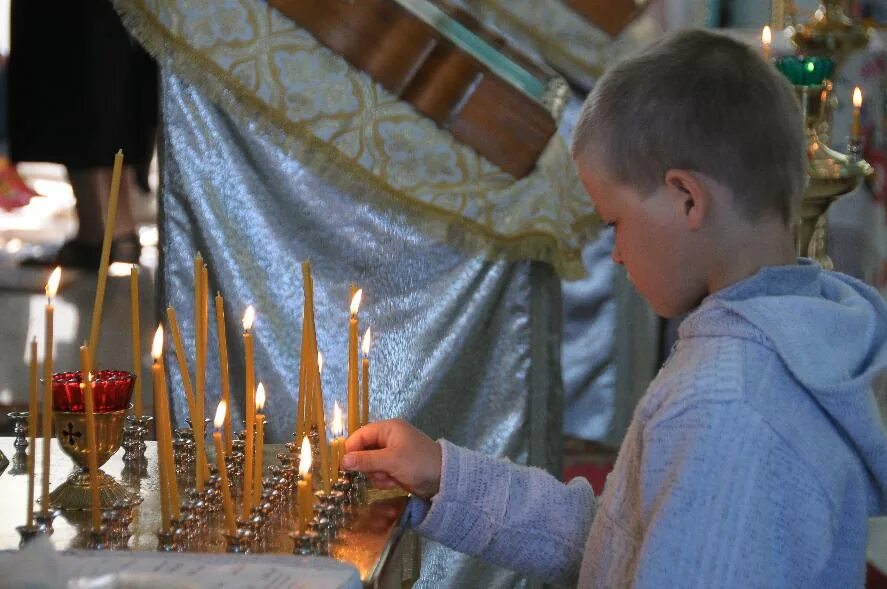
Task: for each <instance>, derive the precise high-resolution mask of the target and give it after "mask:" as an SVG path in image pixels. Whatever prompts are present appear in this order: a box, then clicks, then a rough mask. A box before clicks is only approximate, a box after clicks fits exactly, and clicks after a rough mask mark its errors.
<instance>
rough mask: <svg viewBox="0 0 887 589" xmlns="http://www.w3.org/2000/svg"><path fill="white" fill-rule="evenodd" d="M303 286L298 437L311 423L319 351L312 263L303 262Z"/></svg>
mask: <svg viewBox="0 0 887 589" xmlns="http://www.w3.org/2000/svg"><path fill="white" fill-rule="evenodd" d="M302 285H303V286H302V288H303V291H304V297H305V301H304V303H303V305H302V350H301V354H300V358H299V397H298V401H297V402H296V439H297V440H301V439H302V437H303V436H306V435H308V433H309V430H310V429H311V424H310V423H309V421H308V412H309V407H310V406H311V400H310V391H311V386H310V381H311V366H312V365H313V364H314V358H316V357H317V351H316V350H314V349H313V347H314V342H312V340H311V326H312V325H313V322H314V285H313V283H312V280H311V263H310V262H302Z"/></svg>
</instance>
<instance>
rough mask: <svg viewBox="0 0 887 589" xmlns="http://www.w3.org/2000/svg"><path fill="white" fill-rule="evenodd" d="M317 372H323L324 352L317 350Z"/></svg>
mask: <svg viewBox="0 0 887 589" xmlns="http://www.w3.org/2000/svg"><path fill="white" fill-rule="evenodd" d="M317 374H323V354H321V353H320V352H317Z"/></svg>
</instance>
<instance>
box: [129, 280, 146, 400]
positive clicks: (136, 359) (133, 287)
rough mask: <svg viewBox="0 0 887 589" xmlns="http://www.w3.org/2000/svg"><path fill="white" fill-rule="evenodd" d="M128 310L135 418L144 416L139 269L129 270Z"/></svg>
mask: <svg viewBox="0 0 887 589" xmlns="http://www.w3.org/2000/svg"><path fill="white" fill-rule="evenodd" d="M129 310H130V314H131V315H132V373H133V374H135V376H136V381H135V383H134V385H133V386H134V388H133V391H132V396H133V399H134V400H133V403H134V404H135V414H136V416H142V415H144V414H145V413H144V411H143V407H142V343H141V330H140V329H139V267H138V265H136V264H133V265H132V266H130V268H129Z"/></svg>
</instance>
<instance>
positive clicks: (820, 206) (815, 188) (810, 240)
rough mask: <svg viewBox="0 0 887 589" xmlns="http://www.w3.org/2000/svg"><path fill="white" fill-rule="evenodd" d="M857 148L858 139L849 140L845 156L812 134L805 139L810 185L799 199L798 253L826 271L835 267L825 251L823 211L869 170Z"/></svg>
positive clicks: (868, 172)
mask: <svg viewBox="0 0 887 589" xmlns="http://www.w3.org/2000/svg"><path fill="white" fill-rule="evenodd" d="M858 151H861V149H860V148H859V145H858V142H856V143H854V142H853V141H851V155H846V154H843V153H839V152H837V151H835V150H833V149H830V148H829V147H826V146H825V145H823V144H822V143H820V142H819V140H818V138H817V137H816V135H815V133H814V134H812V137H810V138H809V139H808V149H807V154H808V161H809V173H810V184H809V185H808V186H807V190H806V191H805V192H804V197H803V198H802V199H801V224H800V226H799V227H798V231H797V243H798V253H799V254H801V255H803V256H806V257H809V258H812V259H813V260H816V261H817V262H819V264H820V265H821V266H822V267H823V268H825V269H826V270H833V269H834V267H835V266H834V264H833V263H832V260H831V258H830V257H829V256H828V254H827V253H826V218H825V214H826V212H827V211H828V208H829V207H830V206H831V204H832V203H833V202H835V201H836V200H838V199H839V198H841V197H842V196H844V195H846V194H848V193H850V192H852V191H853V190H855V189H856V187H857V186H859V183H860V182H862V180H863V178H865V177H866V176H868V175H869V174H871V173H872V171H873V170H872V166H871V165H870V164H869V163H868V162H866V161H865V160H862V159H860V158H859V156H858V153H855V152H858Z"/></svg>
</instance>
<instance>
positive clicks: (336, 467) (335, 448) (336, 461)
mask: <svg viewBox="0 0 887 589" xmlns="http://www.w3.org/2000/svg"><path fill="white" fill-rule="evenodd" d="M330 429H331V430H332V433H333V442H332V454H333V460H332V462H333V467H332V474H331V475H330V476H331V477H332V479H333V480H334V481H335V480H336V479H337V478H338V476H339V471H340V470H342V456H343V455H344V449H345V438H344V437H342V436H343V434H344V433H345V424H344V423H343V420H342V410H341V409H339V403H337V402H333V422H332V425H331V426H330Z"/></svg>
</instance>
